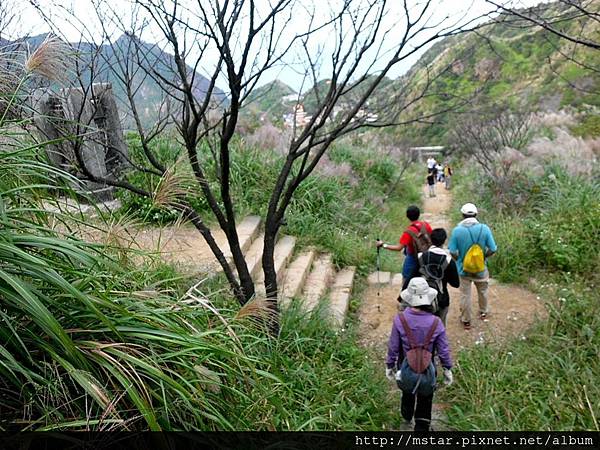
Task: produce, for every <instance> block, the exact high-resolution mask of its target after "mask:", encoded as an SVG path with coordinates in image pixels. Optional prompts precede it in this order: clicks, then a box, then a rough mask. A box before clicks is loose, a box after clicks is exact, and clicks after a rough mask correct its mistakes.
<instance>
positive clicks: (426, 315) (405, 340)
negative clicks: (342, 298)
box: [385, 277, 453, 431]
mask: <svg viewBox="0 0 600 450" xmlns="http://www.w3.org/2000/svg"><path fill="white" fill-rule="evenodd" d="M400 296H401V297H402V299H403V300H404V301H405V302H406V303H408V305H409V306H410V308H407V309H405V310H404V312H402V313H400V314H398V315H397V316H396V317H395V318H394V323H393V325H392V332H391V335H390V340H389V344H388V354H387V360H386V365H387V369H386V371H385V375H386V377H387V378H388V379H389V380H394V379H398V378H399V371H397V368H398V367H399V366H400V364H401V363H402V361H403V360H404V357H405V355H406V354H407V353H408V351H409V350H410V343H409V341H410V340H409V337H408V336H407V334H406V332H405V329H404V326H403V325H402V321H401V317H400V315H401V314H403V315H404V318H405V320H406V324H407V325H408V328H409V329H410V331H411V335H412V336H413V339H414V341H415V343H416V344H418V345H423V344H425V340H426V337H427V335H428V334H429V332H430V330H432V329H434V328H433V326H434V322H437V325H436V326H435V329H434V331H433V334H432V335H431V340H430V341H429V342H430V343H429V346H427V350H429V351H430V352H431V353H434V352H437V354H438V355H439V358H440V361H441V363H442V367H443V369H444V384H446V385H450V384H451V383H452V381H453V377H452V370H451V369H452V357H451V355H450V348H449V346H448V339H447V337H446V329H445V328H444V325H443V324H442V322H441V320H440V319H439V318H438V317H436V316H434V315H433V312H432V311H433V310H432V306H431V304H432V302H433V300H434V298H435V297H436V296H437V291H436V290H435V289H433V288H431V287H430V286H429V285H428V284H427V281H426V280H425V279H424V278H421V277H416V278H413V279H412V280H410V283H409V284H408V287H407V289H405V290H404V291H402V292H401V294H400ZM415 403H416V409H415ZM432 403H433V393H432V394H431V395H428V396H424V395H421V394H419V393H417V394H413V393H412V392H409V391H404V390H403V391H402V404H401V408H400V411H401V413H402V417H403V418H404V420H405V421H406V422H405V423H406V424H410V422H411V421H412V419H413V417H414V419H415V431H427V430H429V424H430V422H431V407H432Z"/></svg>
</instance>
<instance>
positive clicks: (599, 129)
mask: <svg viewBox="0 0 600 450" xmlns="http://www.w3.org/2000/svg"><path fill="white" fill-rule="evenodd" d="M571 132H572V133H573V134H575V135H577V136H581V137H589V138H597V137H599V136H600V116H599V115H597V114H587V115H585V116H584V117H583V119H582V120H581V121H580V122H579V123H578V124H577V125H575V126H573V127H571Z"/></svg>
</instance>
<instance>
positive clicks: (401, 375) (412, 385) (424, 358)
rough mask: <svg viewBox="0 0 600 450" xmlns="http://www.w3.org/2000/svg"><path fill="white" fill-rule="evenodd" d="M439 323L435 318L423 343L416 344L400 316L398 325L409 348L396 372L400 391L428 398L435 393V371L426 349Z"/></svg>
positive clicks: (404, 320) (404, 319) (404, 318)
mask: <svg viewBox="0 0 600 450" xmlns="http://www.w3.org/2000/svg"><path fill="white" fill-rule="evenodd" d="M439 322H440V318H439V317H435V320H434V321H433V324H432V325H431V328H430V329H429V332H428V333H427V336H426V337H425V341H424V342H423V343H422V344H417V343H416V341H415V338H414V335H413V334H412V331H411V329H410V327H409V326H408V323H407V322H406V317H404V314H403V313H402V314H400V323H401V324H402V328H404V332H405V333H406V336H407V338H408V344H409V346H410V350H409V351H408V352H407V353H406V355H405V356H404V360H403V361H402V364H401V365H400V370H398V372H396V384H397V385H398V387H399V388H400V389H402V391H404V392H410V393H412V394H419V395H423V396H430V395H432V394H433V392H434V391H435V388H436V382H437V381H436V371H435V366H434V364H433V358H432V354H431V352H430V351H429V350H428V348H429V344H430V343H431V339H433V333H435V330H436V329H437V327H438V324H439Z"/></svg>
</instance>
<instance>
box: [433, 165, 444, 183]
mask: <svg viewBox="0 0 600 450" xmlns="http://www.w3.org/2000/svg"><path fill="white" fill-rule="evenodd" d="M435 170H436V173H437V182H438V183H441V182H442V181H444V166H443V165H442V164H441V163H437V165H436V166H435Z"/></svg>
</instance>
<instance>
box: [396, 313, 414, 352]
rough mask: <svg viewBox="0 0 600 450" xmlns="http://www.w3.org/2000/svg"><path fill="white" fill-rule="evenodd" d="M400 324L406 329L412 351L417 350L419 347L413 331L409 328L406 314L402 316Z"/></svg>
mask: <svg viewBox="0 0 600 450" xmlns="http://www.w3.org/2000/svg"><path fill="white" fill-rule="evenodd" d="M400 323H401V324H402V328H404V332H405V333H406V337H407V338H408V345H409V346H410V348H411V349H413V348H415V347H416V346H417V345H416V343H415V338H414V336H413V334H412V330H411V329H410V327H409V326H408V322H407V321H406V317H404V313H401V314H400Z"/></svg>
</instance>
